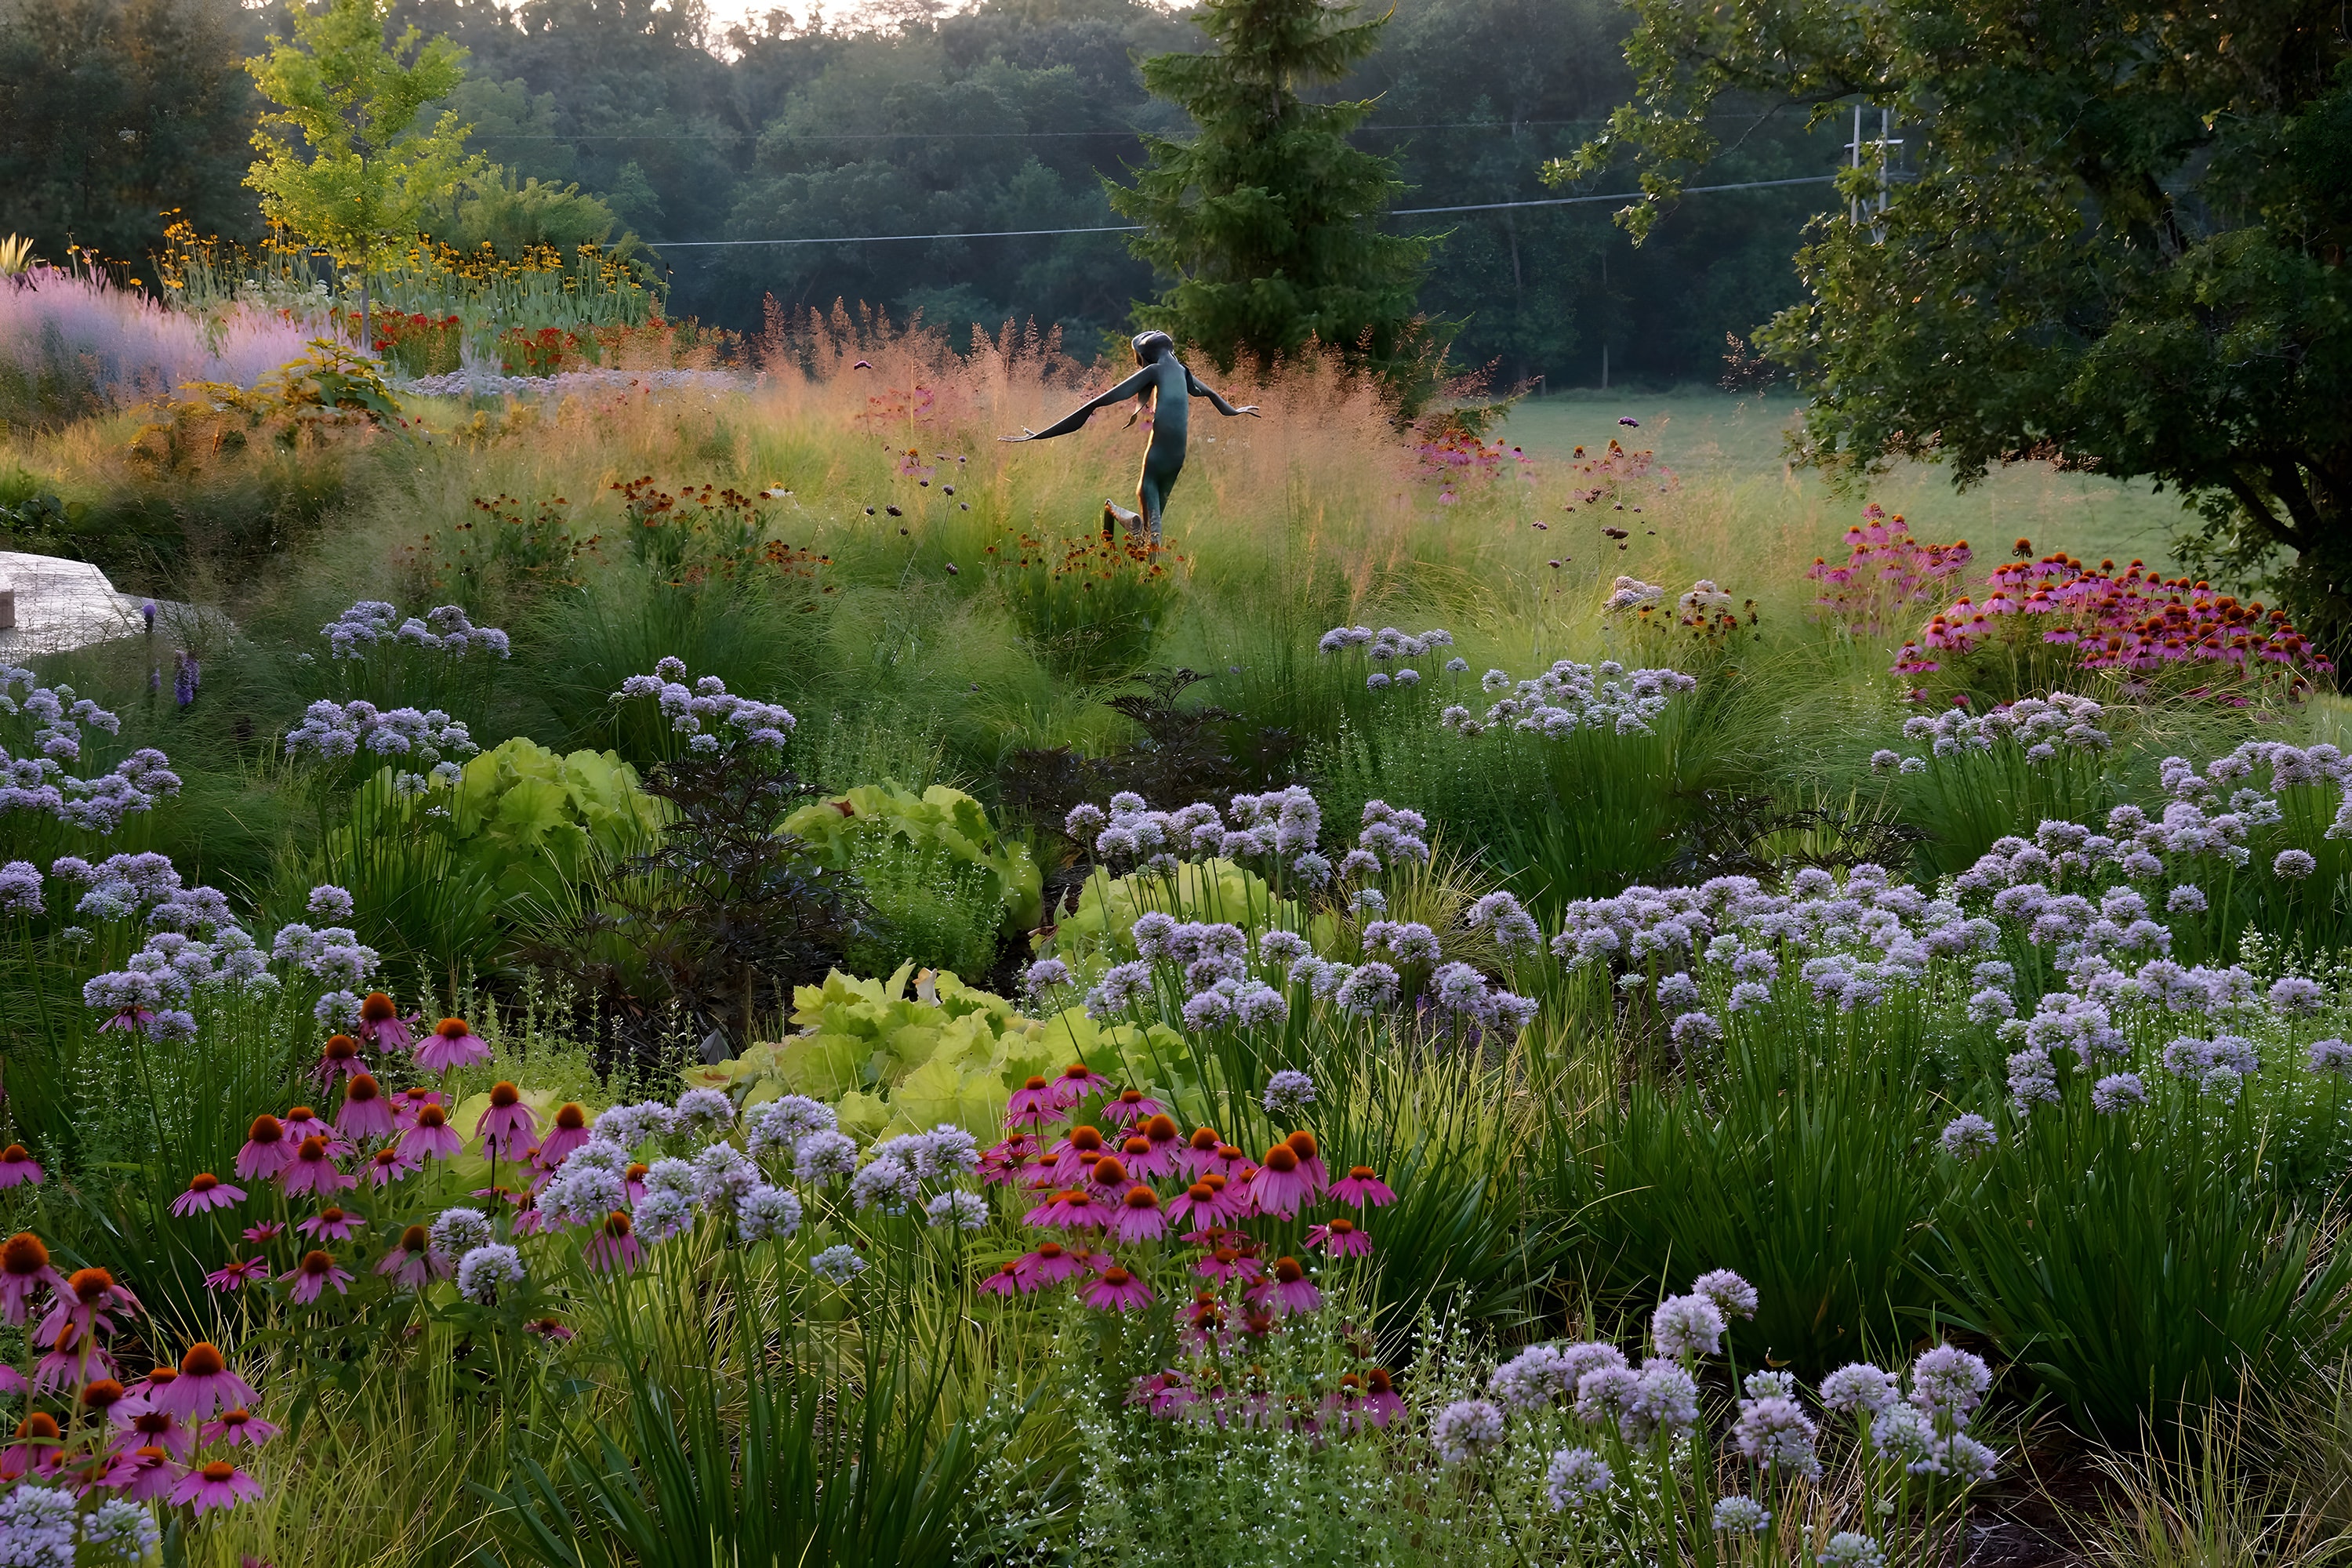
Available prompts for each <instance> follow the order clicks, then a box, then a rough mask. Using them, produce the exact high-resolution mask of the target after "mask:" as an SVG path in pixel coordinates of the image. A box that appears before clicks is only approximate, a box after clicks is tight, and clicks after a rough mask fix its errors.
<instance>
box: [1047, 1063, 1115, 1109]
mask: <svg viewBox="0 0 2352 1568" xmlns="http://www.w3.org/2000/svg"><path fill="white" fill-rule="evenodd" d="M1109 1092H1110V1079H1107V1078H1105V1077H1103V1075H1102V1074H1100V1073H1098V1072H1097V1071H1095V1069H1094V1068H1090V1067H1088V1066H1087V1064H1086V1063H1084V1062H1072V1063H1071V1064H1070V1065H1069V1066H1068V1067H1066V1068H1063V1069H1062V1075H1061V1076H1060V1077H1059V1078H1057V1079H1055V1080H1054V1103H1055V1105H1059V1106H1065V1107H1067V1106H1072V1105H1076V1104H1077V1103H1078V1102H1079V1101H1080V1100H1085V1099H1087V1098H1088V1097H1089V1096H1092V1095H1097V1094H1108V1093H1109Z"/></svg>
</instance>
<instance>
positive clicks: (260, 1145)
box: [236, 1115, 294, 1182]
mask: <svg viewBox="0 0 2352 1568" xmlns="http://www.w3.org/2000/svg"><path fill="white" fill-rule="evenodd" d="M292 1163H294V1146H293V1145H292V1144H291V1143H289V1142H288V1141H287V1138H286V1127H285V1124H284V1123H283V1122H281V1121H278V1118H276V1117H275V1116H268V1115H263V1116H257V1117H255V1118H254V1119H253V1126H252V1128H251V1129H250V1130H248V1131H247V1133H246V1135H245V1147H244V1148H242V1149H239V1150H238V1151H237V1152H236V1173H237V1174H238V1175H240V1176H242V1177H244V1178H245V1179H246V1180H247V1181H248V1182H252V1181H263V1180H267V1179H268V1178H269V1177H271V1176H274V1175H276V1174H277V1173H278V1172H280V1171H282V1170H284V1169H285V1168H286V1167H287V1166H288V1165H289V1164H292Z"/></svg>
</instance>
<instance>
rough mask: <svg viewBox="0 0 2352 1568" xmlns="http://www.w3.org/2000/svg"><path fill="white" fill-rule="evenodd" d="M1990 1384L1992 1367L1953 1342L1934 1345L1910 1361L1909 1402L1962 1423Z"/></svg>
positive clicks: (1981, 1401) (1966, 1420)
mask: <svg viewBox="0 0 2352 1568" xmlns="http://www.w3.org/2000/svg"><path fill="white" fill-rule="evenodd" d="M1991 1386H1992V1369H1991V1368H1990V1367H1988V1366H1987V1365H1985V1363H1984V1358H1983V1357H1982V1356H1979V1355H1975V1354H1972V1353H1970V1352H1968V1351H1964V1350H1961V1349H1959V1348H1958V1346H1956V1345H1937V1347H1936V1348H1935V1349H1933V1350H1931V1351H1928V1352H1925V1353H1924V1354H1922V1355H1921V1356H1920V1357H1919V1359H1918V1360H1916V1361H1915V1362H1913V1363H1911V1399H1912V1403H1914V1404H1915V1405H1918V1406H1919V1407H1920V1408H1921V1409H1922V1410H1923V1411H1927V1412H1931V1413H1936V1414H1942V1415H1949V1416H1950V1417H1951V1418H1952V1419H1953V1420H1954V1421H1956V1422H1958V1423H1959V1424H1960V1425H1961V1426H1966V1425H1968V1419H1969V1415H1972V1414H1974V1412H1975V1410H1976V1407H1977V1406H1978V1405H1980V1404H1982V1403H1983V1402H1984V1395H1985V1391H1986V1390H1987V1389H1989V1388H1990V1387H1991Z"/></svg>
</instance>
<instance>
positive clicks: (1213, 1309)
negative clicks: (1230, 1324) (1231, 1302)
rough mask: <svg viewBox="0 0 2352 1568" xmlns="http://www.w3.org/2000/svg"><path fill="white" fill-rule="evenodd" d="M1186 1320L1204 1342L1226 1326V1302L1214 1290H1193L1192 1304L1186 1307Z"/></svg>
mask: <svg viewBox="0 0 2352 1568" xmlns="http://www.w3.org/2000/svg"><path fill="white" fill-rule="evenodd" d="M1184 1321H1185V1322H1186V1324H1187V1325H1188V1326H1189V1327H1190V1328H1191V1329H1192V1332H1193V1333H1194V1334H1195V1335H1196V1336H1199V1337H1200V1339H1201V1340H1202V1341H1203V1342H1205V1341H1206V1339H1207V1338H1208V1336H1210V1335H1212V1334H1214V1333H1215V1332H1216V1331H1218V1330H1219V1329H1222V1328H1223V1327H1224V1326H1225V1304H1224V1303H1223V1301H1221V1300H1218V1299H1217V1293H1216V1292H1215V1291H1214V1290H1198V1291H1195V1292H1193V1295H1192V1306H1190V1307H1189V1308H1187V1309H1185V1312H1184Z"/></svg>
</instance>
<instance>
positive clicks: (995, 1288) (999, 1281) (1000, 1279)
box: [980, 1261, 1036, 1296]
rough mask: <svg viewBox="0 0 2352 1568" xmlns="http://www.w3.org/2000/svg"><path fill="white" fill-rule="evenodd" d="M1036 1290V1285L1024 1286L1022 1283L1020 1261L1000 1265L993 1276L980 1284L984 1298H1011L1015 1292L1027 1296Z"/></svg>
mask: <svg viewBox="0 0 2352 1568" xmlns="http://www.w3.org/2000/svg"><path fill="white" fill-rule="evenodd" d="M1035 1288H1036V1287H1034V1285H1024V1284H1023V1283H1022V1282H1021V1265H1020V1263H1019V1262H1018V1261H1015V1262H1012V1263H1006V1264H1002V1265H1000V1266H999V1267H998V1268H997V1269H996V1271H995V1272H994V1273H993V1274H991V1275H989V1276H988V1277H987V1278H985V1279H982V1280H981V1282H980V1293H981V1294H982V1295H983V1296H1010V1295H1012V1294H1013V1292H1015V1291H1019V1292H1020V1293H1021V1294H1022V1295H1024V1296H1025V1295H1027V1294H1028V1293H1029V1292H1030V1291H1031V1290H1033V1289H1035Z"/></svg>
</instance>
